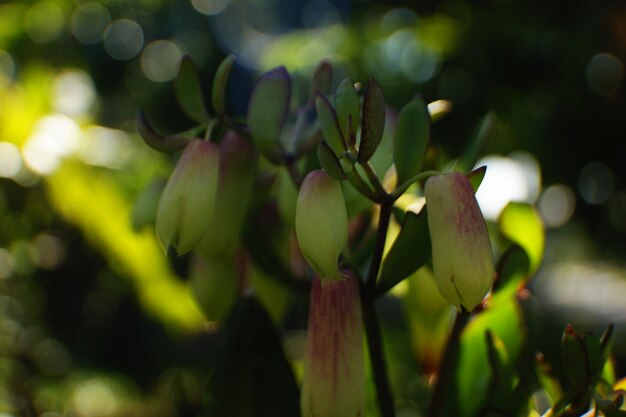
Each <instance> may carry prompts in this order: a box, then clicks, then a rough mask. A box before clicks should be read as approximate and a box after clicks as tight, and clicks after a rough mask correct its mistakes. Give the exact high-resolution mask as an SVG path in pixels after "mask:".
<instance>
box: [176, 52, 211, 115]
mask: <svg viewBox="0 0 626 417" xmlns="http://www.w3.org/2000/svg"><path fill="white" fill-rule="evenodd" d="M174 91H175V92H176V98H177V99H178V103H179V104H180V107H181V108H182V109H183V110H184V111H185V113H186V114H187V115H188V116H189V117H191V118H192V119H193V120H195V121H197V122H204V121H205V120H206V119H207V117H208V112H207V110H206V106H205V104H204V97H203V95H202V84H200V79H199V78H198V71H197V70H196V66H195V65H194V63H193V62H192V61H191V59H190V58H189V57H188V56H185V57H184V58H183V60H182V61H181V63H180V68H179V69H178V75H177V76H176V78H175V79H174Z"/></svg>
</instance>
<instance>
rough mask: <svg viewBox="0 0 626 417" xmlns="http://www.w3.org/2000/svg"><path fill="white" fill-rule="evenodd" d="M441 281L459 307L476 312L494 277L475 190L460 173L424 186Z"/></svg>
mask: <svg viewBox="0 0 626 417" xmlns="http://www.w3.org/2000/svg"><path fill="white" fill-rule="evenodd" d="M424 195H425V197H426V208H427V210H428V229H429V231H430V238H431V241H432V255H433V269H434V273H435V281H436V282H437V287H438V288H439V291H440V292H441V294H442V295H443V296H444V297H445V298H446V299H447V300H448V301H449V302H450V303H452V304H454V306H455V307H456V308H457V309H459V310H460V309H461V307H463V308H465V309H466V310H467V311H472V310H473V309H474V307H476V305H478V304H479V303H480V302H481V301H482V299H483V298H484V297H485V295H486V294H487V292H488V291H489V289H490V288H491V286H492V285H493V280H494V265H493V254H492V251H491V242H490V241H489V233H488V232H487V225H486V224H485V219H484V218H483V215H482V213H481V211H480V208H479V207H478V202H477V201H476V197H475V196H474V190H473V189H472V186H471V184H470V182H469V180H468V179H467V177H465V175H463V174H461V173H459V172H452V173H448V174H443V175H436V176H433V177H430V178H429V179H428V180H427V181H426V185H425V188H424Z"/></svg>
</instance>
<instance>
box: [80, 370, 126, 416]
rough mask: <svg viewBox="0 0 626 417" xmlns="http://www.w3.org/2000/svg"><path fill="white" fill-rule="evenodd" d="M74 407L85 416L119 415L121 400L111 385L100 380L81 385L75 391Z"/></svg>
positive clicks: (92, 380)
mask: <svg viewBox="0 0 626 417" xmlns="http://www.w3.org/2000/svg"><path fill="white" fill-rule="evenodd" d="M73 400H74V401H73V403H74V407H75V408H76V411H77V412H78V414H80V415H83V416H111V415H116V414H118V413H119V408H120V404H119V400H118V398H117V396H116V395H115V392H114V391H113V389H112V388H111V387H110V386H109V384H107V383H105V382H104V381H100V380H98V379H91V380H88V381H85V382H83V383H81V384H80V385H79V386H78V387H77V388H76V390H75V391H74V399H73Z"/></svg>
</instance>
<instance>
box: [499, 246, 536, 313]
mask: <svg viewBox="0 0 626 417" xmlns="http://www.w3.org/2000/svg"><path fill="white" fill-rule="evenodd" d="M528 269H529V261H528V256H527V255H526V252H524V250H523V249H522V248H520V247H519V246H517V245H514V246H512V247H511V248H509V249H508V250H507V251H506V252H505V253H504V254H503V255H502V256H501V257H500V259H499V261H498V266H497V271H498V274H497V276H498V278H497V280H496V282H495V285H494V287H493V297H492V301H491V302H492V303H494V304H497V303H498V302H500V300H508V299H510V298H512V297H514V296H515V294H516V293H517V291H518V289H519V288H520V287H521V286H522V283H523V282H524V281H525V279H526V278H527V277H528Z"/></svg>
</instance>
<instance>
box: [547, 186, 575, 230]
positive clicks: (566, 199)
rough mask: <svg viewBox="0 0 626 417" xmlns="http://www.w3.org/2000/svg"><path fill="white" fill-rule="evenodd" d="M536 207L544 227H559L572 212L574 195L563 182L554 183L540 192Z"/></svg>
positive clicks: (567, 219)
mask: <svg viewBox="0 0 626 417" xmlns="http://www.w3.org/2000/svg"><path fill="white" fill-rule="evenodd" d="M538 208H539V213H540V214H541V218H542V219H543V222H544V224H545V225H546V227H550V228H556V227H561V226H563V225H565V224H566V223H567V222H568V221H569V220H570V219H571V218H572V215H573V214H574V210H575V209H576V196H575V195H574V192H573V191H572V189H571V188H570V187H568V186H566V185H564V184H554V185H551V186H549V187H548V188H546V189H545V190H544V191H543V193H541V197H540V198H539V204H538Z"/></svg>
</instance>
